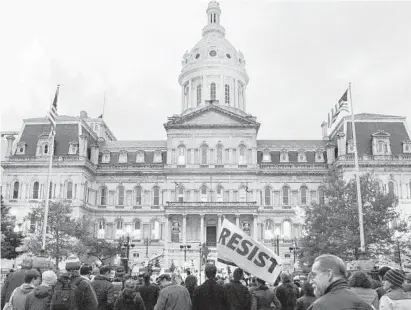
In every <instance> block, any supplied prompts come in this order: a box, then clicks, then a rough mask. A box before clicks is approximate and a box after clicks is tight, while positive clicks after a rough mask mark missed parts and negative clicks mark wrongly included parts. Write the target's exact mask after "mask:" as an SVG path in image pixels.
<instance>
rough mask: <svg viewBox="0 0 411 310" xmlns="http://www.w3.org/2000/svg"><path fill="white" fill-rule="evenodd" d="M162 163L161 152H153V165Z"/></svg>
mask: <svg viewBox="0 0 411 310" xmlns="http://www.w3.org/2000/svg"><path fill="white" fill-rule="evenodd" d="M162 162H163V157H162V156H161V151H155V152H154V158H153V163H154V164H161V163H162Z"/></svg>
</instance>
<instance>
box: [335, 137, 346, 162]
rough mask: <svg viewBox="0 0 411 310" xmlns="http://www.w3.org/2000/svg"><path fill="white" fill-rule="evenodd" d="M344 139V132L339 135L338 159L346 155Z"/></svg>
mask: <svg viewBox="0 0 411 310" xmlns="http://www.w3.org/2000/svg"><path fill="white" fill-rule="evenodd" d="M344 137H345V134H344V133H343V132H339V133H337V147H338V157H340V156H342V155H346V144H345V139H344Z"/></svg>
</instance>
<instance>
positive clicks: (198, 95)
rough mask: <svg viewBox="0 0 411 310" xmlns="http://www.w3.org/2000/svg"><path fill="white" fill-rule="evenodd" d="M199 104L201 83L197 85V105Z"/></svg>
mask: <svg viewBox="0 0 411 310" xmlns="http://www.w3.org/2000/svg"><path fill="white" fill-rule="evenodd" d="M200 104H201V85H198V86H197V106H199V105H200Z"/></svg>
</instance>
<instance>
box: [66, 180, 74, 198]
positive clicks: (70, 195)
mask: <svg viewBox="0 0 411 310" xmlns="http://www.w3.org/2000/svg"><path fill="white" fill-rule="evenodd" d="M66 198H67V199H73V182H68V183H67V195H66Z"/></svg>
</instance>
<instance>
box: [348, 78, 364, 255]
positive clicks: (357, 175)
mask: <svg viewBox="0 0 411 310" xmlns="http://www.w3.org/2000/svg"><path fill="white" fill-rule="evenodd" d="M348 90H349V93H350V105H351V122H352V133H353V140H354V162H355V180H356V183H357V204H358V220H359V225H360V242H361V251H360V259H365V256H366V252H365V238H364V222H363V214H362V196H361V182H360V165H359V163H358V149H357V134H356V131H355V121H354V109H353V104H352V96H351V83H350V84H349V86H348Z"/></svg>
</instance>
